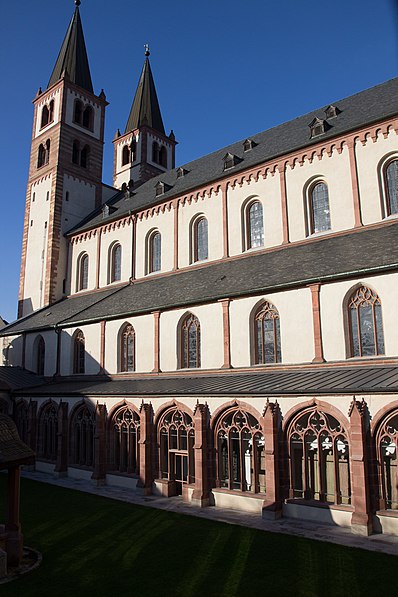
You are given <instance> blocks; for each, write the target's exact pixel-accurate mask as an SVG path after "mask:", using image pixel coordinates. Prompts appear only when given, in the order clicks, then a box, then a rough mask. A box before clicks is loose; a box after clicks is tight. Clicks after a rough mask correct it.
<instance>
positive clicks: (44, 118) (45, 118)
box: [40, 106, 50, 128]
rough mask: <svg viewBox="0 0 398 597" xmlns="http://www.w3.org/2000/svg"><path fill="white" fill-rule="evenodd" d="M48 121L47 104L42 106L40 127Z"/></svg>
mask: <svg viewBox="0 0 398 597" xmlns="http://www.w3.org/2000/svg"><path fill="white" fill-rule="evenodd" d="M49 122H50V112H49V109H48V107H47V106H43V109H42V111H41V123H40V126H41V128H43V126H46V125H47V124H48V123H49Z"/></svg>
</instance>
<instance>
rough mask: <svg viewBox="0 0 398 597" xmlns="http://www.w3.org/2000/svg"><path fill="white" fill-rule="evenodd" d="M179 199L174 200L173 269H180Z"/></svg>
mask: <svg viewBox="0 0 398 597" xmlns="http://www.w3.org/2000/svg"><path fill="white" fill-rule="evenodd" d="M178 205H179V202H178V201H174V202H173V209H174V264H173V270H178Z"/></svg>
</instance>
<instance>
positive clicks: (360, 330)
mask: <svg viewBox="0 0 398 597" xmlns="http://www.w3.org/2000/svg"><path fill="white" fill-rule="evenodd" d="M348 318H349V336H350V356H352V357H364V356H374V355H381V354H384V334H383V321H382V314H381V302H380V299H379V297H378V296H377V294H376V293H375V292H374V291H373V290H371V289H370V288H368V287H367V286H361V287H360V288H357V290H356V291H355V292H354V293H353V294H352V295H351V297H350V300H349V302H348Z"/></svg>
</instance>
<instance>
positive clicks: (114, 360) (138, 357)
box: [105, 314, 154, 374]
mask: <svg viewBox="0 0 398 597" xmlns="http://www.w3.org/2000/svg"><path fill="white" fill-rule="evenodd" d="M153 322H154V317H153V315H151V314H150V315H142V316H138V317H128V318H127V319H118V320H117V321H108V322H107V324H106V332H105V334H106V336H105V338H106V339H105V369H106V371H108V373H111V374H114V373H117V372H118V354H119V345H118V341H119V331H120V329H121V327H122V326H123V325H124V324H125V323H130V324H131V325H132V326H133V328H134V332H135V371H136V372H137V373H146V372H149V371H152V369H153V364H154V358H153V355H154V323H153Z"/></svg>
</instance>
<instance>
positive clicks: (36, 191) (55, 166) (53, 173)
mask: <svg viewBox="0 0 398 597" xmlns="http://www.w3.org/2000/svg"><path fill="white" fill-rule="evenodd" d="M79 6H80V0H75V11H74V14H73V16H72V20H71V22H70V25H69V28H68V30H67V33H66V36H65V39H64V42H63V44H62V47H61V50H60V52H59V55H58V58H57V61H56V63H55V67H54V70H53V72H52V74H51V77H50V80H49V83H48V85H47V88H46V89H45V91H42V90H41V88H40V89H39V91H38V93H37V95H36V98H35V99H34V101H33V104H34V117H33V133H32V147H31V156H30V167H29V179H28V187H27V195H26V208H25V221H24V232H23V241H22V260H21V275H20V288H19V302H18V316H19V317H22V316H24V315H28V314H29V313H31V312H32V311H34V310H36V309H39V308H40V307H44V306H45V305H48V304H51V303H52V302H54V301H56V300H58V299H60V298H62V296H63V295H64V293H65V273H66V268H67V243H66V239H65V237H64V234H65V232H66V231H68V230H69V229H71V228H72V227H73V226H74V225H76V224H77V223H78V222H79V221H81V220H82V219H83V218H84V217H85V216H87V215H88V214H89V213H90V212H91V211H92V210H93V209H95V208H96V207H98V206H99V205H101V203H102V157H103V140H104V117H105V107H106V105H107V102H106V98H105V94H104V92H103V91H101V93H100V94H99V95H98V96H97V95H95V94H94V91H93V85H92V81H91V75H90V68H89V63H88V58H87V52H86V45H85V42H84V35H83V28H82V23H81V19H80V13H79Z"/></svg>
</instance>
